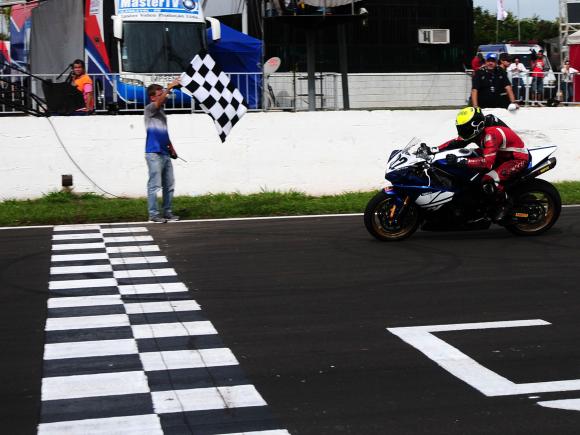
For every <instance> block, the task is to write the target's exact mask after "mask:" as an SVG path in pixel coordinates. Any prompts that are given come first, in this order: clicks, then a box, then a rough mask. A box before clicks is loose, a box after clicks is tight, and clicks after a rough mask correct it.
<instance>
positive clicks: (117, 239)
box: [104, 236, 153, 243]
mask: <svg viewBox="0 0 580 435" xmlns="http://www.w3.org/2000/svg"><path fill="white" fill-rule="evenodd" d="M104 238H105V242H106V243H127V242H152V241H153V237H151V236H119V237H110V236H104Z"/></svg>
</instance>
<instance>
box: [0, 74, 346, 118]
mask: <svg viewBox="0 0 580 435" xmlns="http://www.w3.org/2000/svg"><path fill="white" fill-rule="evenodd" d="M89 75H90V77H91V78H92V80H93V96H94V109H95V112H96V113H97V114H102V113H111V112H115V113H132V112H142V111H143V107H144V106H145V105H146V104H147V103H148V101H149V98H148V96H147V86H148V85H150V84H152V83H159V84H161V85H165V84H166V83H169V82H170V81H171V80H173V79H174V78H175V77H176V75H175V74H154V75H153V74H123V75H120V74H89ZM228 76H229V77H230V80H231V81H232V83H233V84H234V85H235V86H236V87H237V88H238V89H239V90H240V92H241V93H242V94H243V95H244V97H245V98H246V102H247V104H248V107H249V109H250V110H307V109H308V95H307V86H308V85H307V82H306V79H307V76H306V74H277V75H276V76H269V77H268V76H267V77H266V83H265V84H264V85H265V86H264V89H265V90H266V91H265V92H263V88H262V86H263V83H262V74H261V73H228ZM337 77H338V75H337V74H332V73H323V74H317V75H316V82H317V88H316V99H317V109H321V110H324V109H332V110H335V109H338V99H337V86H338V82H337ZM43 81H46V82H48V83H63V82H64V79H63V78H62V77H59V76H58V75H56V74H37V75H35V76H34V77H33V76H29V75H25V74H0V114H7V113H24V112H26V111H33V112H37V113H35V114H42V113H43V112H45V111H46V110H47V109H46V98H45V93H44V90H43V88H44V87H45V86H47V85H46V82H43ZM48 86H50V84H49V85H48ZM71 86H72V85H71ZM166 108H167V109H168V110H170V111H173V112H197V111H200V110H201V108H200V107H199V104H197V103H196V102H195V101H194V100H192V99H191V98H190V97H189V96H188V95H187V94H185V93H183V92H181V91H176V92H173V93H172V94H170V96H169V98H168V101H167V103H166ZM263 108H264V109H263Z"/></svg>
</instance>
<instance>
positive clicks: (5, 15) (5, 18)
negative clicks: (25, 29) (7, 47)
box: [0, 6, 11, 41]
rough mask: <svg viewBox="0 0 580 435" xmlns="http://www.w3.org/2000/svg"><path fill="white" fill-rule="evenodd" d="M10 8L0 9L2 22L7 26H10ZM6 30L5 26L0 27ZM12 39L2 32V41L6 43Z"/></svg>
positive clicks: (0, 36) (0, 39)
mask: <svg viewBox="0 0 580 435" xmlns="http://www.w3.org/2000/svg"><path fill="white" fill-rule="evenodd" d="M10 9H11V8H10V6H5V7H0V21H1V22H2V23H3V24H4V25H5V26H6V29H8V26H9V24H10ZM2 28H4V26H0V29H2ZM8 39H10V36H9V35H8V34H6V33H2V32H0V41H6V40H8Z"/></svg>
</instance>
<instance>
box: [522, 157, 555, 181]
mask: <svg viewBox="0 0 580 435" xmlns="http://www.w3.org/2000/svg"><path fill="white" fill-rule="evenodd" d="M554 166H556V157H550V158H549V159H548V160H547V161H546V162H545V163H544V164H543V165H540V166H538V167H537V168H536V169H534V170H533V171H532V172H530V173H529V174H527V175H525V176H523V177H522V180H525V179H528V178H536V177H537V176H538V175H542V174H543V173H544V172H547V171H549V170H550V169H552V168H554Z"/></svg>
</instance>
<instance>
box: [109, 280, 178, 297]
mask: <svg viewBox="0 0 580 435" xmlns="http://www.w3.org/2000/svg"><path fill="white" fill-rule="evenodd" d="M186 291H187V287H186V286H185V284H183V283H181V282H166V283H162V284H130V285H120V286H119V293H121V294H122V295H145V294H151V293H178V292H186Z"/></svg>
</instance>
